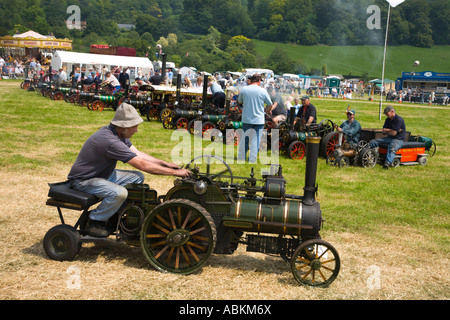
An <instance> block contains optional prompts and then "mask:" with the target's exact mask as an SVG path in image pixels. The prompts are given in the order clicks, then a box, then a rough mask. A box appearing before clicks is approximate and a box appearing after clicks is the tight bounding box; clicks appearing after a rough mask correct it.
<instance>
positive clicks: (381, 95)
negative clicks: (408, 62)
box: [379, 3, 391, 120]
mask: <svg viewBox="0 0 450 320" xmlns="http://www.w3.org/2000/svg"><path fill="white" fill-rule="evenodd" d="M390 15H391V4H390V3H389V9H388V16H387V22H386V36H385V38H384V55H383V71H382V74H381V88H380V110H379V118H380V120H381V109H382V107H383V88H384V68H385V66H386V47H387V41H388V33H389V17H390Z"/></svg>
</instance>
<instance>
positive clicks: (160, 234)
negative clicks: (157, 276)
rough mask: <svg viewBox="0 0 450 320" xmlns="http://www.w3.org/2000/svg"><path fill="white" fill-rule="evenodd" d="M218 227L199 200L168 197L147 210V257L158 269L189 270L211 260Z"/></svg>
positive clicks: (143, 241) (144, 235) (144, 243)
mask: <svg viewBox="0 0 450 320" xmlns="http://www.w3.org/2000/svg"><path fill="white" fill-rule="evenodd" d="M216 237H217V236H216V227H215V224H214V221H213V220H212V218H211V216H210V214H209V213H208V212H207V211H206V210H205V209H204V208H203V207H202V206H200V205H199V204H197V203H195V202H192V201H190V200H185V199H174V200H168V201H166V202H164V203H162V204H160V205H159V206H157V207H156V208H155V209H153V211H152V212H150V213H149V214H148V216H147V217H146V218H145V220H144V224H143V225H142V229H141V245H142V249H143V251H144V255H145V257H146V258H147V259H148V260H149V262H150V263H151V265H152V266H153V267H155V268H156V269H157V270H160V271H163V272H170V273H177V274H190V273H193V272H195V271H197V270H199V269H200V268H201V267H202V266H203V264H204V263H205V262H206V260H208V258H209V256H210V255H211V253H212V252H213V250H214V246H215V243H216Z"/></svg>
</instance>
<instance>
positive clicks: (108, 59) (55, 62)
mask: <svg viewBox="0 0 450 320" xmlns="http://www.w3.org/2000/svg"><path fill="white" fill-rule="evenodd" d="M73 65H75V66H79V67H80V70H83V69H84V70H85V71H88V69H89V68H91V67H96V68H97V70H102V69H103V67H106V68H108V69H109V70H111V67H112V66H116V67H122V68H125V67H129V68H130V69H131V70H134V74H137V69H138V68H140V69H141V71H142V72H143V73H144V74H148V73H150V71H151V70H153V64H152V62H151V61H150V60H149V59H148V58H141V57H127V56H112V55H103V54H92V53H81V52H72V51H56V52H55V53H54V54H53V58H52V63H51V66H52V68H53V69H54V70H58V69H59V68H62V67H64V66H65V67H66V69H67V71H69V72H70V71H71V70H72V66H73Z"/></svg>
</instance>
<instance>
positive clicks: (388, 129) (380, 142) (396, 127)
mask: <svg viewBox="0 0 450 320" xmlns="http://www.w3.org/2000/svg"><path fill="white" fill-rule="evenodd" d="M384 114H385V115H386V120H385V122H384V125H383V134H385V135H387V137H384V138H379V139H374V140H372V141H370V142H369V146H370V147H371V148H374V147H378V146H382V147H386V148H387V154H386V160H385V162H384V165H383V168H384V169H389V166H390V165H391V163H392V161H393V160H394V157H395V154H396V152H397V150H398V149H400V148H401V147H402V146H403V143H404V139H405V132H406V126H405V121H404V120H403V118H402V117H400V116H399V115H398V114H396V113H395V110H394V107H392V106H387V107H386V108H384Z"/></svg>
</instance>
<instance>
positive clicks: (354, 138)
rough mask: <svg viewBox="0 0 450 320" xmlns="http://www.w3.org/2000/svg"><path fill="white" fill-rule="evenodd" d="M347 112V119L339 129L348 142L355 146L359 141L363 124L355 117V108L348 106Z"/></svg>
mask: <svg viewBox="0 0 450 320" xmlns="http://www.w3.org/2000/svg"><path fill="white" fill-rule="evenodd" d="M346 113H347V120H346V121H344V122H343V123H342V124H341V125H340V126H339V128H338V129H337V130H338V131H339V132H343V133H344V136H345V139H346V140H347V142H348V143H350V145H351V146H352V147H355V146H356V145H358V142H359V136H360V133H361V125H360V124H359V122H358V120H356V119H355V110H353V109H350V107H348V109H347V110H346Z"/></svg>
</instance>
